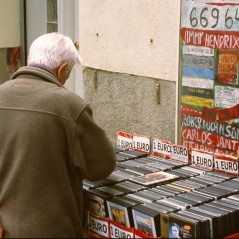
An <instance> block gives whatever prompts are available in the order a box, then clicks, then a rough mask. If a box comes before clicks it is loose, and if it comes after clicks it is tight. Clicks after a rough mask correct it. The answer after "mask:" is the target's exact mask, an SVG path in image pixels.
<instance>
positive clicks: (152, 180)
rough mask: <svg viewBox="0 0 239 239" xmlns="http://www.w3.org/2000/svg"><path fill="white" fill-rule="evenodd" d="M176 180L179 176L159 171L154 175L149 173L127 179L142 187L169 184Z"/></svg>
mask: <svg viewBox="0 0 239 239" xmlns="http://www.w3.org/2000/svg"><path fill="white" fill-rule="evenodd" d="M178 178H179V176H177V175H173V174H170V173H167V172H163V171H160V172H155V173H149V174H146V175H143V176H136V177H131V178H129V180H130V181H133V182H135V183H138V184H141V185H144V186H148V185H154V184H159V183H165V182H170V181H173V180H176V179H178Z"/></svg>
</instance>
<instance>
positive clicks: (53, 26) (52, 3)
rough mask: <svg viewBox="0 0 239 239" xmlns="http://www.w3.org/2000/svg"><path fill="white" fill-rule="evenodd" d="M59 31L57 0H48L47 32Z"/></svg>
mask: <svg viewBox="0 0 239 239" xmlns="http://www.w3.org/2000/svg"><path fill="white" fill-rule="evenodd" d="M57 31H58V16H57V0H47V32H48V33H49V32H57Z"/></svg>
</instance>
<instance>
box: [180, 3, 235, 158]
mask: <svg viewBox="0 0 239 239" xmlns="http://www.w3.org/2000/svg"><path fill="white" fill-rule="evenodd" d="M178 85H179V99H178V100H179V119H180V122H179V129H178V131H179V134H178V135H179V138H178V142H179V143H180V144H182V145H183V146H185V147H188V149H189V150H192V149H195V150H202V151H206V152H210V153H219V154H225V155H230V156H234V157H238V143H239V0H210V1H209V0H182V1H181V26H180V62H179V84H178Z"/></svg>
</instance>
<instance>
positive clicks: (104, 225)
mask: <svg viewBox="0 0 239 239" xmlns="http://www.w3.org/2000/svg"><path fill="white" fill-rule="evenodd" d="M89 229H90V230H91V231H93V232H95V233H96V234H99V235H101V236H104V237H109V223H108V221H105V220H104V219H103V218H102V219H98V218H96V217H93V216H92V215H89Z"/></svg>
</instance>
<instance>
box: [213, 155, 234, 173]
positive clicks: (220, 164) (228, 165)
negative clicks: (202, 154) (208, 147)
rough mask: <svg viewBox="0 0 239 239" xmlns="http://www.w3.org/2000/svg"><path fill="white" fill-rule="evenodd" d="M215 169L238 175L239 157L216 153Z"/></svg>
mask: <svg viewBox="0 0 239 239" xmlns="http://www.w3.org/2000/svg"><path fill="white" fill-rule="evenodd" d="M214 170H215V171H216V172H221V173H227V174H230V175H232V176H235V177H238V158H237V157H234V156H229V155H224V154H215V155H214Z"/></svg>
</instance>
